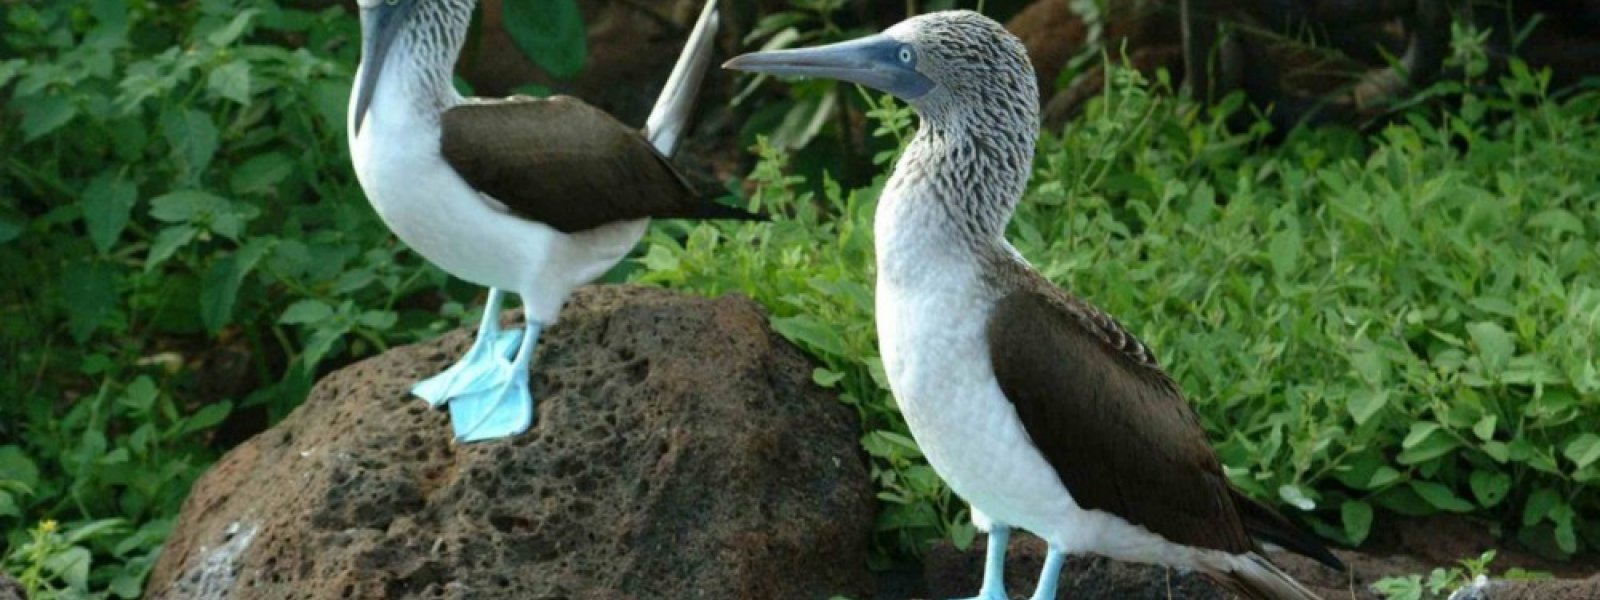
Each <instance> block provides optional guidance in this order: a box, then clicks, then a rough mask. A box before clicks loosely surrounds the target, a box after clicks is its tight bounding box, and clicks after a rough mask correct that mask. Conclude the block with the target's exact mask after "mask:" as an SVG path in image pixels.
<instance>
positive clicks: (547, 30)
mask: <svg viewBox="0 0 1600 600" xmlns="http://www.w3.org/2000/svg"><path fill="white" fill-rule="evenodd" d="M502 10H503V11H504V13H505V14H504V16H503V20H502V22H503V23H505V28H506V33H508V34H510V35H511V41H512V42H515V43H516V45H517V48H519V49H521V50H522V53H523V54H524V55H526V56H527V57H528V58H529V59H531V60H533V62H534V63H535V64H537V65H539V67H540V68H543V69H544V70H545V71H548V72H549V73H550V74H551V75H553V76H555V77H556V78H558V79H566V78H569V77H572V76H574V75H577V74H578V72H579V71H582V70H583V64H584V62H585V61H586V60H588V53H589V45H588V44H589V40H588V37H589V33H588V30H587V29H586V28H585V27H584V24H583V13H581V12H580V11H579V10H578V2H577V0H517V1H515V2H506V3H504V5H503V8H502Z"/></svg>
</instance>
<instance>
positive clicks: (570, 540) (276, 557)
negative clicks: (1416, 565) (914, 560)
mask: <svg viewBox="0 0 1600 600" xmlns="http://www.w3.org/2000/svg"><path fill="white" fill-rule="evenodd" d="M470 338H471V333H470V332H468V331H456V332H453V333H451V334H449V335H446V336H443V337H441V338H439V339H436V340H433V341H431V342H426V343H421V344H417V345H413V346H407V347H403V348H397V349H394V350H392V351H390V352H388V353H386V354H384V355H382V356H378V357H375V358H372V359H369V360H366V361H363V362H361V363H357V364H355V365H352V366H350V367H348V368H345V369H343V370H340V371H338V372H336V373H334V374H332V375H330V376H328V377H327V378H326V379H324V380H323V381H321V382H320V383H319V384H318V385H317V386H316V389H315V390H314V391H313V392H312V394H311V397H310V399H309V400H307V402H306V403H305V405H303V406H302V407H300V408H299V409H297V410H296V411H295V412H294V413H293V414H291V415H290V416H289V417H288V418H287V419H285V420H284V421H283V422H282V423H281V424H279V425H278V426H276V427H274V428H273V429H271V430H268V431H266V432H264V433H262V434H260V435H258V436H256V437H255V438H253V439H251V440H250V441H248V442H246V443H245V444H243V445H241V446H239V447H238V448H235V449H234V450H233V451H231V452H229V453H228V454H227V456H225V457H224V458H223V459H222V460H221V461H220V462H218V463H217V464H216V465H215V466H214V467H213V468H212V469H211V471H210V472H208V473H207V474H206V475H205V476H204V477H203V478H202V479H201V480H200V481H199V482H198V483H197V484H196V486H195V489H194V491H193V493H192V494H191V496H190V497H189V499H188V500H187V502H186V503H185V505H184V508H183V512H182V515H181V517H180V519H179V523H178V526H177V529H176V531H174V533H173V535H172V537H171V539H170V540H169V541H168V542H167V546H166V548H165V550H164V551H163V552H162V555H161V559H160V561H159V562H158V563H157V565H156V567H155V570H154V572H153V573H152V575H151V577H150V582H149V585H148V589H147V597H150V598H167V599H178V598H232V599H254V598H305V599H323V598H474V599H481V598H518V599H523V598H550V599H554V598H574V599H581V598H606V599H610V598H707V599H717V600H722V599H736V598H783V599H790V598H795V599H804V598H828V597H830V596H832V595H834V594H851V595H855V596H856V597H863V596H867V595H869V593H870V588H871V586H872V583H871V576H870V574H869V573H868V572H867V571H866V564H867V547H868V536H869V535H870V532H871V529H872V527H871V525H872V519H873V510H874V507H873V500H872V492H871V489H870V483H869V479H868V476H867V473H866V467H865V461H864V459H863V457H862V456H861V454H860V451H859V445H858V443H857V436H858V435H859V430H858V426H857V425H856V423H855V422H854V419H855V417H854V415H853V413H852V412H851V411H850V410H849V409H848V408H846V407H844V406H842V405H840V404H839V403H838V402H837V400H836V399H835V398H834V396H833V395H832V394H830V393H827V392H825V391H823V390H820V389H818V388H816V387H815V386H813V385H812V383H811V381H810V375H811V370H812V367H811V365H810V364H809V363H808V362H807V361H806V359H805V358H804V357H803V356H802V355H801V354H800V353H799V352H798V351H797V350H795V349H794V348H793V347H792V346H790V345H789V344H788V343H787V342H785V341H783V340H782V339H781V338H779V337H777V336H776V335H775V334H773V333H772V332H771V331H770V329H769V328H768V327H767V322H766V319H765V317H764V316H763V315H762V313H761V311H760V310H759V309H758V308H757V307H756V306H755V304H754V303H752V302H750V301H749V300H747V299H744V298H740V297H724V298H720V299H715V300H711V299H702V298H693V297H686V296H682V295H678V294H674V293H670V292H666V291H661V290H655V289H647V288H637V287H620V286H603V287H590V288H585V289H583V290H580V291H579V292H578V293H577V294H576V295H575V296H574V298H573V299H572V300H571V301H570V302H569V303H568V305H567V308H566V310H565V311H564V312H563V313H562V319H561V321H560V322H559V323H557V324H556V325H554V326H552V327H550V328H548V329H547V330H546V331H545V334H544V337H543V339H542V340H541V342H540V345H539V353H538V355H536V357H535V367H534V374H533V378H532V380H533V388H534V394H535V397H536V398H538V399H539V406H538V408H539V420H538V422H537V423H536V424H535V425H534V428H533V429H532V430H531V431H529V432H528V433H526V434H524V435H521V436H519V437H515V438H513V439H510V440H502V441H495V442H488V443H480V444H470V445H465V444H457V443H455V442H454V441H452V437H451V429H450V425H449V422H448V418H447V416H446V413H445V412H443V411H438V410H431V409H429V408H428V407H427V406H425V405H424V403H423V402H422V401H420V400H417V399H415V398H412V397H411V396H410V395H409V394H408V393H407V389H408V388H409V386H410V385H411V384H412V383H414V382H415V381H416V380H418V379H419V378H421V377H424V376H427V375H431V374H433V373H436V372H438V371H439V370H441V369H443V368H444V367H445V366H446V365H447V364H449V363H450V362H451V361H452V360H454V359H455V358H456V357H457V356H459V355H460V354H461V353H462V352H463V351H464V350H465V349H466V347H467V345H468V343H469V341H470Z"/></svg>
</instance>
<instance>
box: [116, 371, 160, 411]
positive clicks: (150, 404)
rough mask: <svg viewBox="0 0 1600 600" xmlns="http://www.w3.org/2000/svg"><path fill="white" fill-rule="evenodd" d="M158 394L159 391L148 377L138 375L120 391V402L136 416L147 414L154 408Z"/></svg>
mask: <svg viewBox="0 0 1600 600" xmlns="http://www.w3.org/2000/svg"><path fill="white" fill-rule="evenodd" d="M160 394H161V390H160V389H158V388H157V387H156V383H155V381H153V380H151V379H150V377H149V376H146V375H140V376H139V377H138V378H136V379H134V380H133V383H130V384H128V387H127V388H126V389H124V390H123V391H122V399H121V402H122V405H123V406H126V407H128V408H130V409H133V411H134V413H136V414H141V413H148V412H150V409H152V408H155V405H156V398H157V397H159V396H160Z"/></svg>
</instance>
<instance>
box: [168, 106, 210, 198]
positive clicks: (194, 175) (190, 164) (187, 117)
mask: <svg viewBox="0 0 1600 600" xmlns="http://www.w3.org/2000/svg"><path fill="white" fill-rule="evenodd" d="M161 134H162V135H163V136H165V137H166V138H167V145H168V146H170V147H171V148H172V156H173V159H174V160H175V161H176V162H177V166H178V169H179V171H180V172H182V173H183V174H184V178H185V179H186V180H187V181H189V182H197V181H199V179H200V174H201V173H203V172H205V170H206V168H207V167H210V166H211V160H212V159H213V158H214V157H215V156H216V153H217V145H218V143H219V142H220V140H221V134H219V133H218V132H217V126H216V125H215V124H214V123H212V122H211V117H210V116H209V115H207V114H206V113H203V112H200V111H198V110H194V109H171V110H168V111H166V112H163V113H161Z"/></svg>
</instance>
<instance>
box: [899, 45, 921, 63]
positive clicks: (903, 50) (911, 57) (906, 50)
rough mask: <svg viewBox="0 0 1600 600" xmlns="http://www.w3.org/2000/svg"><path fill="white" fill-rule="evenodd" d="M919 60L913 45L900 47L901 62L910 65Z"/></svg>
mask: <svg viewBox="0 0 1600 600" xmlns="http://www.w3.org/2000/svg"><path fill="white" fill-rule="evenodd" d="M916 60H917V55H916V53H914V52H912V51H911V46H909V45H907V46H901V47H900V63H901V64H906V65H909V64H911V63H913V62H915V61H916Z"/></svg>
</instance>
